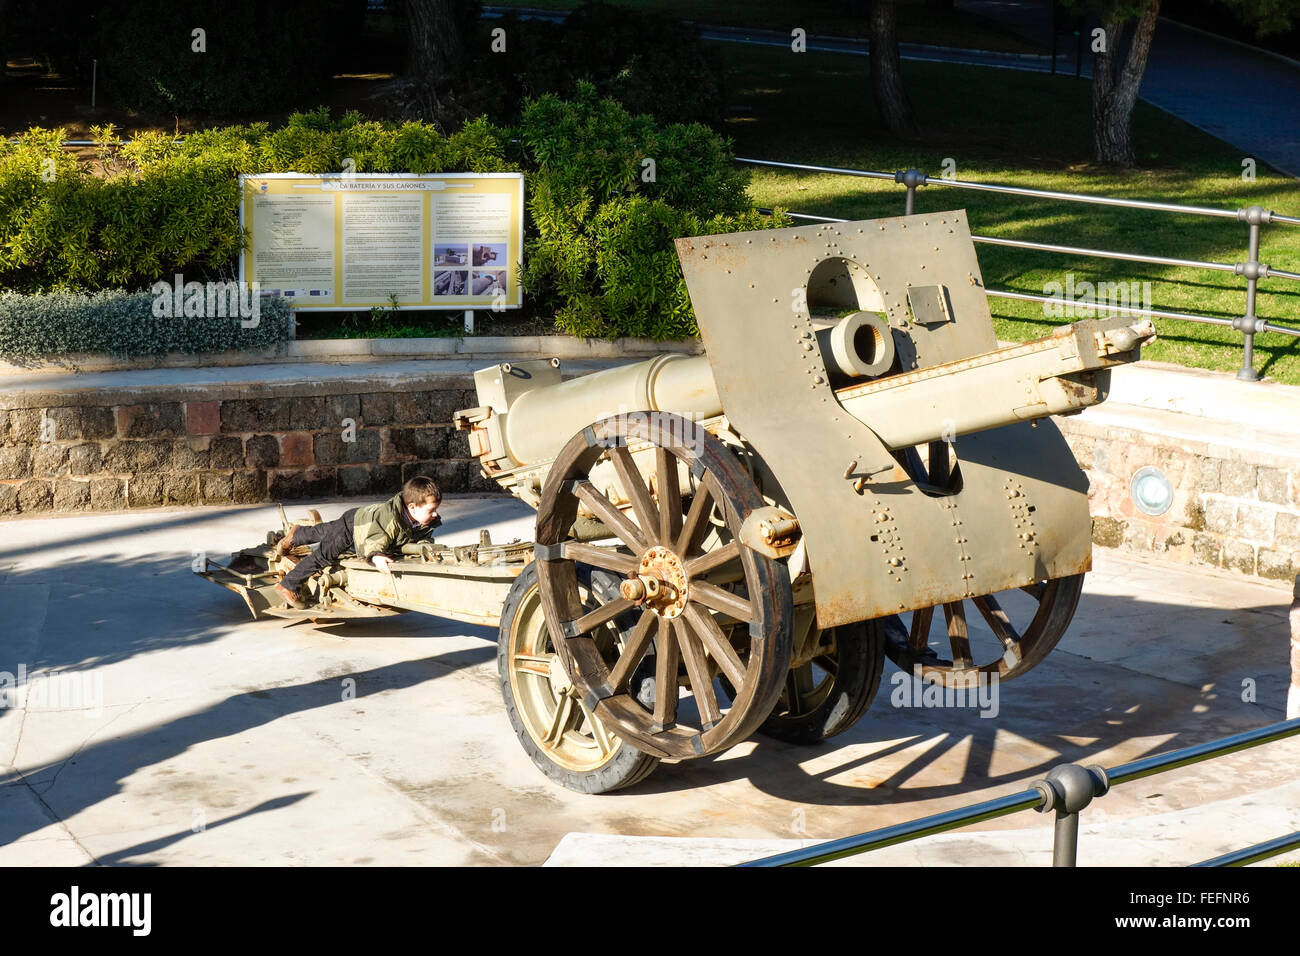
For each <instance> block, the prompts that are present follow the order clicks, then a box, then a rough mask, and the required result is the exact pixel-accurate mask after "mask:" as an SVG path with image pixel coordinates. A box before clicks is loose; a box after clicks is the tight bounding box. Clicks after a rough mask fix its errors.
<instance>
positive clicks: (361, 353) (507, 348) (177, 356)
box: [0, 335, 704, 387]
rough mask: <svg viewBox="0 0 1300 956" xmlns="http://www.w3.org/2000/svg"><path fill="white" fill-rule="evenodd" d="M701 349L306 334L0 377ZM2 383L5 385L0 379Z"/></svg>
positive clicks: (573, 340) (539, 339)
mask: <svg viewBox="0 0 1300 956" xmlns="http://www.w3.org/2000/svg"><path fill="white" fill-rule="evenodd" d="M703 351H704V348H703V346H702V345H701V343H700V341H699V340H698V339H687V340H685V341H671V342H656V341H654V340H653V339H637V338H621V339H615V340H614V341H612V342H611V341H607V340H605V339H583V338H578V337H576V336H572V335H472V336H464V337H451V336H444V337H439V338H413V339H305V340H295V341H291V342H284V343H281V344H280V345H274V346H268V347H266V348H263V349H249V350H245V351H230V352H214V353H208V354H202V355H190V354H185V353H181V352H169V353H167V354H166V355H163V356H158V357H151V358H140V359H119V358H115V357H113V356H111V355H89V354H70V355H68V356H66V360H67V361H68V362H70V363H72V364H74V365H76V366H77V367H78V368H79V369H80V370H81V372H74V371H73V370H72V369H70V368H67V367H66V366H65V365H58V364H54V363H44V364H37V365H14V364H10V363H8V362H0V380H7V379H9V378H11V377H13V376H21V375H37V376H40V375H68V376H72V375H77V374H83V373H85V372H110V371H126V370H139V371H147V370H153V369H158V368H230V367H234V366H246V365H266V364H285V363H300V362H301V363H314V362H320V361H330V362H356V363H363V364H368V363H371V362H373V361H374V360H375V358H376V357H389V356H402V357H403V358H411V359H416V358H447V357H450V356H464V357H471V356H484V357H487V358H489V359H491V358H496V357H500V358H517V357H542V358H550V357H552V356H555V357H557V358H560V359H588V358H619V357H621V356H625V355H647V356H649V355H656V354H659V353H660V352H687V353H690V354H693V355H698V354H702V353H703ZM0 387H3V385H2V384H0Z"/></svg>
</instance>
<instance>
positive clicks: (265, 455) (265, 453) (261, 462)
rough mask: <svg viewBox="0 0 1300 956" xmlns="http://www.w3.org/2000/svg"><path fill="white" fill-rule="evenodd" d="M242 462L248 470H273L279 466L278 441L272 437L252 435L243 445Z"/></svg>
mask: <svg viewBox="0 0 1300 956" xmlns="http://www.w3.org/2000/svg"><path fill="white" fill-rule="evenodd" d="M244 462H245V464H246V465H247V467H249V468H257V469H264V468H274V467H275V466H276V465H278V464H280V440H279V439H278V438H276V436H274V435H254V436H252V437H251V438H249V439H248V441H246V442H245V443H244Z"/></svg>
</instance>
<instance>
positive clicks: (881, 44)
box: [869, 0, 916, 135]
mask: <svg viewBox="0 0 1300 956" xmlns="http://www.w3.org/2000/svg"><path fill="white" fill-rule="evenodd" d="M870 43H871V50H870V53H871V55H870V57H869V59H870V61H871V95H872V97H873V98H874V99H875V101H876V109H877V110H878V111H879V113H880V118H881V120H882V121H884V124H885V126H886V128H888V129H889V131H890V132H891V133H897V134H900V135H910V134H913V133H915V132H916V120H915V118H914V116H913V114H912V104H911V103H909V102H908V100H907V93H906V92H904V90H903V74H902V69H901V63H900V61H899V57H898V16H897V7H896V6H895V2H894V0H876V2H875V3H873V4H872V5H871V22H870Z"/></svg>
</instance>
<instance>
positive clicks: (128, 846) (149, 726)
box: [0, 498, 1300, 865]
mask: <svg viewBox="0 0 1300 956" xmlns="http://www.w3.org/2000/svg"><path fill="white" fill-rule="evenodd" d="M290 510H291V512H293V511H294V510H295V509H292V508H291V509H290ZM323 510H324V512H325V516H326V517H327V518H328V517H331V516H332V515H333V513H334V512H335V511H336V510H338V511H341V510H342V508H341V506H340V505H339V504H338V503H335V504H333V505H329V506H323ZM443 513H444V516H445V517H446V519H447V522H446V524H445V525H444V529H443V530H444V531H445V532H446V534H445V536H444V538H443V540H447V541H451V542H455V541H460V540H466V541H468V540H474V539H475V538H476V536H477V529H478V528H479V527H491V528H492V529H493V538H494V540H502V539H508V538H509V537H512V536H521V537H529V536H530V528H531V512H529V511H528V510H527V509H525V508H524V507H523V506H522V505H519V504H518V503H517V502H514V501H513V500H505V501H502V500H501V499H476V498H456V499H450V500H449V503H448V504H447V505H445V506H444V509H443ZM273 522H274V509H273V508H269V507H250V508H192V509H185V510H157V511H149V512H136V513H127V514H116V515H102V516H90V517H68V518H50V519H40V520H37V519H30V520H18V521H6V522H0V622H3V623H0V633H3V637H4V640H3V641H2V642H0V649H2V651H3V654H4V659H3V660H0V670H7V671H10V672H11V673H14V672H16V670H17V668H18V666H19V665H20V664H21V665H25V666H26V667H27V668H28V670H29V684H28V687H27V695H28V696H27V699H26V706H25V707H21V708H11V709H8V710H0V865H15V864H18V865H22V864H36V863H47V864H70V865H77V864H86V863H92V862H98V863H103V864H119V863H132V864H142V863H151V864H194V865H199V864H203V865H207V864H240V863H248V864H274V863H303V864H349V863H372V864H401V863H443V864H537V863H542V862H543V861H546V860H547V859H548V858H550V857H552V855H553V854H554V860H553V862H554V863H563V862H574V861H587V862H590V861H592V860H596V859H599V860H604V861H608V862H617V861H628V860H640V861H649V860H658V861H682V860H691V859H697V860H699V859H710V860H719V859H743V858H746V857H752V856H755V855H761V854H763V853H766V852H774V851H776V850H779V849H782V848H784V847H785V846H787V845H789V843H788V841H791V840H794V841H798V842H802V841H804V840H813V839H826V838H831V837H837V836H843V835H847V834H850V833H854V832H858V831H861V830H864V829H869V828H873V827H877V826H881V825H886V824H889V823H896V822H901V821H904V820H908V819H911V818H914V817H916V816H920V815H923V814H927V813H931V812H935V811H937V810H941V809H945V808H949V807H955V806H959V805H963V804H966V803H969V802H972V801H974V800H977V799H981V798H984V797H988V796H994V795H999V794H1003V793H1011V792H1016V791H1018V790H1020V789H1023V788H1024V786H1025V785H1026V783H1027V782H1029V781H1030V780H1032V779H1034V778H1035V776H1037V775H1040V774H1041V773H1043V772H1044V771H1046V770H1047V769H1048V768H1050V767H1051V766H1052V765H1054V764H1056V763H1058V762H1061V761H1064V760H1075V761H1082V762H1093V761H1096V762H1100V763H1103V764H1106V765H1114V764H1117V763H1119V762H1122V761H1125V760H1129V759H1132V758H1135V757H1138V756H1140V755H1143V754H1148V753H1152V752H1156V751H1160V750H1163V749H1168V748H1172V747H1177V746H1182V745H1186V744H1192V743H1196V742H1200V741H1206V740H1211V739H1214V738H1217V737H1220V736H1222V735H1224V734H1228V733H1232V732H1235V731H1240V730H1244V729H1247V728H1250V727H1255V726H1260V725H1262V724H1265V723H1269V722H1272V721H1275V720H1278V719H1281V717H1282V715H1283V707H1284V699H1285V692H1286V685H1287V679H1288V678H1287V672H1286V666H1287V664H1286V662H1287V643H1288V634H1287V627H1286V622H1285V607H1286V604H1287V603H1288V601H1289V592H1288V591H1287V590H1286V589H1284V588H1274V587H1267V586H1264V585H1258V584H1252V583H1246V582H1243V581H1241V580H1238V579H1232V578H1228V577H1225V576H1218V575H1213V574H1208V573H1205V572H1197V573H1192V572H1190V571H1187V570H1182V569H1166V568H1161V567H1157V566H1155V565H1152V564H1148V563H1141V562H1139V561H1136V560H1133V559H1128V558H1120V557H1117V556H1115V555H1112V554H1109V553H1100V554H1099V555H1098V558H1097V568H1098V569H1097V571H1096V572H1094V573H1093V575H1091V577H1090V579H1089V585H1088V590H1087V593H1086V595H1085V598H1084V600H1083V603H1082V605H1081V608H1080V611H1079V614H1078V616H1077V618H1076V624H1075V626H1074V627H1073V628H1072V630H1071V632H1070V634H1069V635H1067V637H1066V639H1065V641H1064V642H1063V644H1062V646H1061V648H1059V649H1058V650H1057V651H1056V652H1055V653H1054V654H1053V655H1052V656H1051V657H1050V658H1049V659H1048V661H1047V662H1046V663H1044V664H1043V665H1041V666H1040V667H1039V668H1038V669H1037V670H1036V671H1035V672H1034V673H1033V674H1032V675H1029V676H1027V677H1025V678H1024V679H1023V680H1021V681H1017V682H1014V683H1009V684H1007V685H1005V686H1004V687H1003V688H1002V689H1001V690H1002V694H1001V696H1000V699H999V712H998V715H997V717H995V718H988V719H986V718H981V717H980V716H979V715H978V712H977V711H976V710H956V709H951V708H950V709H941V710H936V709H916V708H912V709H908V708H901V707H894V706H891V693H892V691H893V689H894V686H895V685H893V684H891V683H890V682H889V675H888V674H887V675H886V683H885V684H884V685H883V686H882V692H881V694H880V696H879V697H878V698H877V701H876V704H875V705H874V707H873V709H872V711H871V712H870V713H869V714H868V716H867V718H866V719H864V720H863V721H862V722H861V723H860V724H859V725H858V726H857V727H856V728H855V729H854V730H853V731H851V732H849V733H847V734H844V735H843V736H841V737H839V738H836V739H835V740H834V741H832V742H831V743H829V744H825V745H821V746H817V747H812V748H797V747H792V746H788V745H785V744H776V743H772V742H769V741H764V740H761V739H760V740H757V741H751V742H747V743H745V744H743V745H741V746H739V747H736V748H734V749H733V750H731V751H729V752H727V753H724V754H722V755H720V756H717V757H714V758H710V759H705V760H703V761H696V762H693V763H686V764H681V765H663V766H661V767H660V768H659V769H658V770H657V771H656V772H655V774H653V775H652V776H651V777H650V778H649V779H648V780H647V781H646V782H645V783H643V784H641V785H639V786H638V787H636V788H633V789H632V790H631V791H628V792H625V793H620V794H612V795H607V796H603V797H588V796H581V795H578V794H575V793H570V792H568V791H564V790H560V789H557V788H555V787H553V786H551V785H550V784H549V783H547V782H546V780H544V779H543V778H542V777H541V775H540V774H539V773H538V772H537V771H536V770H535V768H534V767H533V765H532V764H531V763H530V762H529V761H528V759H527V758H526V756H525V755H524V753H523V751H522V749H521V748H520V747H519V745H518V743H517V742H516V741H515V739H514V736H513V733H512V731H511V730H510V728H509V725H508V723H507V722H506V720H505V717H504V714H503V710H502V705H501V698H500V693H499V690H498V687H497V677H496V664H495V659H494V655H495V648H494V640H495V633H494V631H492V630H489V629H486V628H476V627H471V626H466V625H459V624H455V623H451V622H443V621H440V620H437V619H434V618H430V617H424V616H418V615H406V616H403V617H399V618H394V619H391V620H389V621H385V622H382V623H366V624H355V625H346V626H335V627H333V628H330V629H327V630H314V629H312V628H310V627H305V626H297V627H284V626H283V625H282V624H281V623H279V622H276V621H263V622H256V623H254V622H252V621H250V620H248V619H247V616H246V613H245V612H244V611H243V608H242V605H241V603H240V602H239V600H238V599H237V598H236V597H235V596H234V595H233V594H231V593H229V592H227V591H225V590H222V589H220V588H216V587H213V586H212V585H210V584H208V583H206V582H205V581H203V580H201V579H199V578H197V577H195V576H194V575H193V574H192V573H191V572H190V569H189V566H190V562H191V560H192V558H193V552H194V551H195V550H197V549H199V548H206V549H209V550H211V551H212V552H213V553H214V554H219V553H221V552H225V551H229V550H233V549H235V548H238V547H242V546H245V545H247V544H251V543H255V542H256V541H258V540H261V539H262V537H263V535H264V533H265V530H266V529H267V528H268V527H269V526H271V525H272V524H273ZM37 671H42V672H45V673H49V672H60V673H62V674H63V675H64V677H62V678H60V679H59V680H60V681H61V683H58V684H57V685H56V683H55V682H54V681H53V680H51V679H44V688H45V689H44V690H41V689H40V688H41V686H42V685H41V680H39V679H36V680H34V679H33V677H32V675H33V674H34V673H35V672H37ZM891 672H892V668H891ZM69 675H75V678H74V679H75V680H76V682H77V683H75V684H72V683H69V682H68V681H69V680H70V677H69ZM900 676H901V675H900ZM0 679H2V678H0ZM1247 680H1249V681H1253V682H1255V683H1254V687H1255V693H1256V700H1255V702H1249V703H1247V702H1243V701H1242V686H1243V681H1247ZM347 681H353V682H355V697H354V699H348V698H347V694H346V693H345V687H346V686H347V685H346V682H347ZM61 694H62V695H63V696H62V697H61V696H60V695H61ZM42 695H43V699H42ZM1298 755H1300V743H1296V744H1295V745H1294V746H1293V745H1292V744H1289V743H1283V744H1270V745H1268V746H1267V747H1265V748H1264V749H1261V750H1255V751H1251V752H1248V753H1245V754H1238V755H1234V756H1232V757H1229V758H1225V759H1223V760H1221V761H1218V762H1215V763H1212V764H1206V765H1201V766H1200V767H1193V768H1186V769H1182V770H1178V771H1174V772H1172V773H1169V774H1167V775H1164V776H1161V777H1157V778H1149V779H1147V780H1145V781H1141V782H1138V783H1134V784H1130V785H1127V786H1125V787H1121V788H1117V789H1116V790H1115V791H1114V792H1113V793H1112V794H1110V795H1109V796H1107V797H1106V798H1105V799H1104V800H1102V801H1100V802H1099V803H1098V804H1096V805H1095V806H1094V808H1092V809H1090V810H1089V813H1088V816H1087V818H1086V820H1085V823H1086V826H1085V833H1087V832H1088V830H1089V828H1092V827H1099V828H1100V829H1101V831H1102V834H1103V835H1102V837H1100V838H1097V839H1090V838H1089V837H1087V836H1085V838H1084V840H1083V842H1082V847H1083V849H1082V861H1083V862H1084V863H1104V862H1121V861H1127V860H1134V861H1135V862H1159V863H1185V862H1191V861H1195V860H1199V859H1205V858H1208V857H1210V856H1213V855H1215V854H1217V853H1219V852H1222V851H1224V850H1227V849H1231V848H1235V847H1238V846H1242V845H1245V844H1247V843H1250V842H1254V841H1257V840H1262V839H1266V838H1269V837H1272V836H1276V835H1278V834H1280V833H1282V832H1287V831H1288V830H1296V829H1300V800H1298V799H1297V794H1296V793H1295V792H1294V790H1295V784H1294V783H1293V780H1294V777H1293V768H1294V766H1295V759H1296V757H1297V756H1298ZM1287 785H1290V789H1288V788H1287ZM1117 823H1118V824H1120V826H1119V827H1116V826H1115V825H1116V824H1117ZM584 834H591V836H586V835H584ZM626 836H635V837H645V838H656V839H651V840H650V841H649V842H648V843H647V842H644V841H633V842H629V841H627V840H626V839H615V840H612V839H611V838H612V837H626ZM662 838H677V839H670V840H667V841H665V840H664V839H662ZM681 838H691V839H681ZM699 839H706V840H709V841H714V844H712V845H709V844H705V845H701V844H700V843H698V842H696V841H697V840H699ZM733 840H745V841H751V842H749V843H746V844H740V845H736V844H733V843H729V842H726V841H733ZM717 841H723V842H721V843H718V842H717ZM1049 844H1050V821H1049V820H1048V819H1046V818H1043V817H1038V816H1037V815H1035V814H1032V813H1029V814H1021V815H1018V816H1015V817H1011V818H1004V819H1002V820H999V821H992V822H991V823H989V824H985V825H982V826H981V827H978V828H975V830H973V831H963V833H961V834H954V835H949V836H945V837H942V838H936V840H933V841H927V842H926V843H925V844H916V845H914V846H909V847H898V848H891V849H890V850H887V851H883V852H882V853H881V854H878V855H875V856H873V857H872V860H871V862H875V863H888V862H924V863H963V862H972V863H973V862H988V861H989V860H993V859H996V860H998V862H1011V863H1016V862H1027V863H1036V862H1039V861H1040V860H1041V859H1042V855H1043V853H1044V852H1046V847H1047V846H1048V845H1049ZM557 847H558V851H557Z"/></svg>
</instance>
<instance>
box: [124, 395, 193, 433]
mask: <svg viewBox="0 0 1300 956" xmlns="http://www.w3.org/2000/svg"><path fill="white" fill-rule="evenodd" d="M117 434H118V436H119V437H120V438H180V437H182V436H183V435H184V434H185V416H184V413H183V411H182V408H181V406H180V405H179V404H178V403H176V402H165V403H163V404H150V405H123V406H121V407H120V408H118V410H117Z"/></svg>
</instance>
